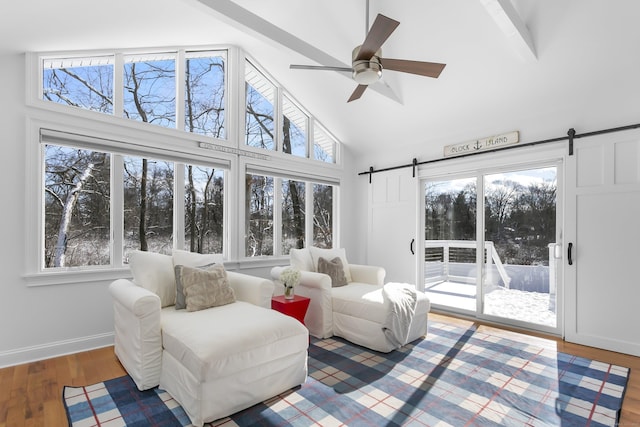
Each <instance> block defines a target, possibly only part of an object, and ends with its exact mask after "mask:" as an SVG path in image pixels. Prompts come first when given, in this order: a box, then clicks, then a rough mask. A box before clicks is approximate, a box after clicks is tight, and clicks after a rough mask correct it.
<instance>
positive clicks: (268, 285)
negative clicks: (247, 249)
mask: <svg viewBox="0 0 640 427" xmlns="http://www.w3.org/2000/svg"><path fill="white" fill-rule="evenodd" d="M227 278H228V279H229V285H230V286H231V287H232V288H233V291H234V292H235V294H236V298H237V299H239V300H240V301H245V302H250V303H251V304H254V305H257V306H260V307H264V308H271V297H272V296H273V290H274V284H273V282H272V281H271V280H268V279H263V278H261V277H256V276H250V275H248V274H243V273H238V272H235V271H227Z"/></svg>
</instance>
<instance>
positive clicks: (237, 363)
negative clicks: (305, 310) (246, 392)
mask: <svg viewBox="0 0 640 427" xmlns="http://www.w3.org/2000/svg"><path fill="white" fill-rule="evenodd" d="M162 343H163V346H164V349H165V351H166V352H168V353H170V354H171V355H172V356H173V357H175V358H176V359H177V360H178V361H179V362H180V363H181V364H183V365H184V366H185V367H186V368H187V369H188V370H189V371H190V372H191V373H192V374H193V375H194V376H195V377H196V378H199V379H200V380H202V381H208V380H210V379H212V378H216V377H223V376H227V375H232V374H234V373H237V372H239V371H242V370H245V369H247V367H249V366H258V365H260V364H263V363H266V362H267V361H270V360H275V359H278V358H281V357H286V356H289V355H291V354H294V353H297V352H299V351H301V350H305V349H306V348H307V347H308V345H309V334H308V331H307V329H306V328H305V327H304V325H303V324H302V323H300V322H298V321H297V320H296V319H294V318H292V317H289V316H285V315H284V314H282V313H279V312H277V311H275V310H270V309H266V308H262V307H257V306H255V305H253V304H250V303H246V302H243V301H237V302H235V303H233V304H228V305H224V306H221V307H215V308H209V309H206V310H201V311H194V312H187V311H184V310H174V309H173V308H165V309H163V310H162Z"/></svg>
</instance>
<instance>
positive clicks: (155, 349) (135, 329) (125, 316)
mask: <svg viewBox="0 0 640 427" xmlns="http://www.w3.org/2000/svg"><path fill="white" fill-rule="evenodd" d="M109 291H110V293H111V296H112V298H113V323H114V333H115V340H114V341H115V342H114V344H115V353H116V356H117V357H118V359H119V360H120V363H122V366H124V368H125V370H126V371H127V373H128V374H129V375H130V376H131V378H132V379H133V381H134V382H135V383H136V386H137V387H138V389H139V390H147V389H150V388H153V387H155V386H157V385H158V384H160V370H161V367H162V331H161V321H160V310H161V307H160V297H159V296H158V295H156V294H154V293H153V292H151V291H149V290H147V289H145V288H143V287H141V286H137V285H136V284H135V283H133V282H132V281H130V280H126V279H118V280H116V281H114V282H113V283H111V285H109Z"/></svg>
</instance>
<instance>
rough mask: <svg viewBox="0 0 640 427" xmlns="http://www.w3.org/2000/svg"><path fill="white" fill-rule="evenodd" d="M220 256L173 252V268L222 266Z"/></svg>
mask: <svg viewBox="0 0 640 427" xmlns="http://www.w3.org/2000/svg"><path fill="white" fill-rule="evenodd" d="M223 261H224V260H223V258H222V254H199V253H196V252H189V251H183V250H181V249H174V250H173V266H174V267H175V266H176V265H186V266H187V267H200V268H201V267H206V266H209V265H213V264H223Z"/></svg>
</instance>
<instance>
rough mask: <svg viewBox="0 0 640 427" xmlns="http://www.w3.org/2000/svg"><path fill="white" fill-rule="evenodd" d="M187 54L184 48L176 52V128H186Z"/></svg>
mask: <svg viewBox="0 0 640 427" xmlns="http://www.w3.org/2000/svg"><path fill="white" fill-rule="evenodd" d="M185 61H186V59H185V54H184V50H183V49H180V50H178V52H177V54H176V62H175V70H176V71H175V73H176V76H175V78H176V129H178V130H184V129H185V104H184V102H185V90H186V75H185V68H186V66H185Z"/></svg>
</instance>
